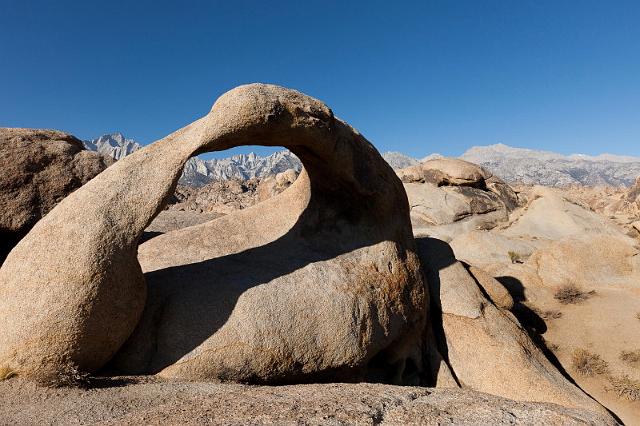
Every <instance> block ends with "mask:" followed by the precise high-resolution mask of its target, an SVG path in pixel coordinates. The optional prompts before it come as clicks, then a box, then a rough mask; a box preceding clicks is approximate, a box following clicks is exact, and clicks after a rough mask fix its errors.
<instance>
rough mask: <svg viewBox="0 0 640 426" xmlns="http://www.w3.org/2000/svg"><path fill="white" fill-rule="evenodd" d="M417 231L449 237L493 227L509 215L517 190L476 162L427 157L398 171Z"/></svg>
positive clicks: (515, 200) (514, 203) (516, 201)
mask: <svg viewBox="0 0 640 426" xmlns="http://www.w3.org/2000/svg"><path fill="white" fill-rule="evenodd" d="M398 176H400V178H401V179H402V182H403V183H404V187H405V190H406V191H407V196H408V197H409V204H410V206H411V220H412V222H413V227H414V232H415V233H416V234H419V235H423V234H430V233H434V232H437V233H438V235H439V236H440V237H442V238H445V239H450V238H451V237H452V236H453V235H456V234H458V233H460V232H463V231H469V230H473V229H491V228H493V227H495V226H496V225H498V223H500V222H505V221H506V220H507V219H508V215H509V212H510V211H512V210H513V209H514V208H515V207H516V206H517V205H518V196H517V194H516V193H515V192H514V191H513V190H512V189H511V188H510V187H509V186H508V185H507V184H505V183H504V182H502V181H501V180H500V179H499V178H498V177H496V176H493V175H492V174H491V173H489V172H488V171H487V170H485V169H483V168H482V167H480V166H476V165H475V164H472V163H468V162H466V161H463V160H457V159H453V158H438V159H433V160H428V161H425V162H423V163H420V164H418V165H415V166H411V167H408V168H405V169H402V170H399V171H398Z"/></svg>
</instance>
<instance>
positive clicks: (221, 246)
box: [0, 84, 428, 383]
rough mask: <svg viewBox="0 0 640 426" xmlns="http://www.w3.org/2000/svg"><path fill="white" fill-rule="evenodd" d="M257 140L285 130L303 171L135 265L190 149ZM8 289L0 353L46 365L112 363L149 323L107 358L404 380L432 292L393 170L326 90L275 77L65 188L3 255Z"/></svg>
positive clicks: (192, 375) (152, 244)
mask: <svg viewBox="0 0 640 426" xmlns="http://www.w3.org/2000/svg"><path fill="white" fill-rule="evenodd" d="M247 144H252V145H255V144H262V145H268V146H273V145H282V146H285V147H287V148H289V149H290V150H291V151H292V152H294V153H295V154H296V155H297V156H298V157H299V158H300V159H301V160H302V162H303V163H304V165H305V172H304V173H303V174H302V175H301V176H300V177H299V178H298V179H297V180H296V182H295V184H294V185H293V186H291V187H290V188H289V189H288V190H286V191H285V192H283V193H282V194H280V195H279V196H276V197H274V198H272V199H270V200H268V201H267V202H265V203H261V204H259V205H256V206H254V207H252V208H249V209H246V210H243V211H240V212H237V213H234V214H230V215H227V216H225V217H223V218H221V219H216V220H214V221H211V222H209V223H205V224H201V225H198V226H195V227H190V228H185V229H182V230H177V231H174V232H169V233H167V234H164V235H162V236H160V237H157V238H154V239H152V240H150V241H148V242H147V243H145V244H143V245H142V246H140V251H139V253H140V263H138V259H137V257H136V247H137V243H138V240H139V238H140V236H141V235H142V233H143V230H144V229H145V227H146V226H147V225H148V224H149V223H150V222H151V221H152V220H153V218H154V217H155V216H156V215H157V214H158V213H159V212H160V211H161V210H162V208H163V207H164V205H165V204H166V202H167V200H168V199H169V197H170V196H171V194H172V193H173V190H174V189H175V185H176V183H177V180H178V178H179V176H180V173H181V170H182V167H183V165H184V163H185V162H186V161H187V159H188V158H189V157H191V156H193V155H196V154H200V153H204V152H209V151H218V150H224V149H228V148H232V147H235V146H239V145H247ZM131 182H136V185H132V184H131ZM34 253H37V256H36V255H34ZM141 264H142V265H143V266H142V267H141V266H140V265H141ZM145 282H146V283H147V284H148V294H149V298H148V301H146V293H147V285H145ZM0 293H2V294H3V298H2V300H0V323H1V324H3V325H6V326H5V329H4V330H3V333H2V334H0V366H1V367H4V368H8V369H9V370H11V371H16V372H17V373H18V374H19V375H23V376H27V377H31V378H34V379H37V380H44V381H46V380H51V379H55V378H56V377H57V376H58V375H59V374H60V372H61V371H68V369H69V368H71V367H73V368H78V369H80V370H82V371H89V372H92V371H96V370H97V369H99V368H101V367H103V366H104V365H105V363H106V362H107V361H109V360H110V359H111V358H112V357H113V356H114V354H116V352H117V351H118V350H119V349H120V347H121V346H122V344H123V343H124V342H125V340H127V338H129V336H130V335H131V333H132V331H133V330H134V328H136V326H137V330H136V331H135V332H134V333H133V335H132V336H131V338H130V339H129V341H128V343H127V344H126V345H125V347H124V348H123V349H122V350H121V351H120V352H119V354H118V356H117V357H116V359H115V360H114V362H113V364H112V366H111V367H112V368H117V369H119V370H121V371H135V372H158V371H159V372H160V373H161V374H162V375H164V376H169V377H183V378H189V379H231V380H246V381H254V382H270V383H271V382H292V381H307V380H330V379H337V378H339V379H341V380H359V379H361V378H363V377H365V376H368V377H371V376H375V375H378V376H383V377H381V378H382V379H383V380H386V381H391V382H401V381H404V382H407V381H410V380H412V379H411V377H413V376H415V375H417V374H418V372H419V371H420V369H421V359H422V356H421V353H420V348H421V342H420V341H419V337H418V336H420V335H421V333H419V332H417V331H418V330H420V329H422V328H423V327H424V321H425V317H426V309H427V308H426V306H427V305H428V302H427V296H426V295H425V292H424V282H423V278H422V273H421V270H420V264H419V260H418V258H417V255H416V254H415V252H414V242H413V238H412V233H411V225H410V222H409V211H408V207H407V199H406V195H405V193H404V191H403V189H402V185H401V182H400V181H399V179H397V177H396V176H395V174H394V172H393V170H392V169H391V168H390V167H389V166H388V165H387V164H386V163H385V162H384V160H382V158H381V157H380V155H379V154H378V152H377V151H376V150H375V149H374V148H373V147H372V146H371V144H369V143H368V142H367V141H366V139H364V137H362V136H361V135H360V134H359V133H358V132H356V131H355V130H354V129H352V128H351V127H349V126H348V125H347V124H345V123H343V122H342V121H340V120H338V119H336V118H335V117H334V116H333V113H332V112H331V110H330V109H329V108H327V107H326V106H325V105H324V104H322V103H321V102H319V101H317V100H315V99H312V98H310V97H308V96H305V95H303V94H301V93H298V92H295V91H292V90H288V89H284V88H280V87H277V86H270V85H262V84H253V85H248V86H241V87H239V88H236V89H234V90H232V91H230V92H228V93H226V94H225V95H223V96H222V97H221V98H220V99H218V101H217V102H216V103H215V104H214V106H213V108H212V110H211V112H210V113H209V114H207V115H206V116H204V117H203V118H201V119H199V120H197V121H195V122H194V123H192V124H190V125H188V126H186V127H185V128H183V129H180V130H178V131H177V132H175V133H173V134H171V135H169V136H167V137H166V138H164V139H162V140H160V141H157V142H156V143H154V144H152V145H149V146H147V147H145V148H143V149H141V150H139V151H137V152H135V153H133V154H132V155H130V156H127V157H126V158H124V159H122V160H120V161H118V162H117V163H116V164H115V165H113V166H112V167H110V168H109V169H107V170H106V171H105V172H104V173H102V174H100V175H99V176H98V177H97V178H96V179H93V180H92V181H90V182H89V183H88V184H87V185H85V186H84V187H82V188H81V189H80V190H78V191H76V192H74V193H73V194H71V195H70V196H69V197H67V198H66V199H64V200H63V201H62V202H61V203H60V204H59V205H58V206H57V207H56V208H55V209H54V210H52V211H51V213H50V214H48V215H47V216H46V217H45V218H43V219H42V220H41V221H40V222H38V223H37V224H36V226H35V227H34V228H33V230H32V231H31V232H30V233H29V234H28V235H27V236H26V237H25V238H24V239H23V240H22V241H21V242H20V243H19V244H18V246H16V248H15V249H14V250H13V251H12V252H11V254H10V255H9V256H8V258H7V260H6V262H5V264H4V265H3V267H2V269H0ZM143 310H144V312H143Z"/></svg>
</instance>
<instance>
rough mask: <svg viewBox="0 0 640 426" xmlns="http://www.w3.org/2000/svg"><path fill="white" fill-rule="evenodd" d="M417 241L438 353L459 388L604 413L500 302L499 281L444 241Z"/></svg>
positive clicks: (506, 301) (504, 300) (507, 301)
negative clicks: (468, 263)
mask: <svg viewBox="0 0 640 426" xmlns="http://www.w3.org/2000/svg"><path fill="white" fill-rule="evenodd" d="M418 241H419V242H418V247H419V253H420V259H421V260H422V262H423V265H424V266H425V268H426V271H427V274H428V275H427V276H428V282H429V286H430V291H431V299H432V304H433V305H432V312H433V315H434V316H435V315H437V314H436V313H438V315H439V318H440V321H439V322H436V321H434V323H435V324H434V331H435V335H436V340H437V341H438V345H439V352H440V353H442V354H444V355H445V360H446V362H447V363H448V367H449V368H450V369H451V371H452V372H453V375H454V377H455V378H456V380H457V381H458V383H460V385H461V386H462V387H463V388H471V389H474V390H476V391H481V392H487V393H491V394H493V395H499V396H503V397H508V398H512V399H515V400H519V401H538V402H551V403H556V404H560V405H563V406H567V407H575V408H585V409H588V410H592V411H600V412H603V413H604V412H605V409H604V407H602V406H601V405H600V404H598V403H597V402H596V401H595V400H593V399H592V398H590V397H589V396H588V395H586V394H585V393H584V392H583V391H582V390H580V389H579V388H577V387H576V386H574V385H573V384H571V383H570V382H569V381H568V380H567V379H566V378H565V377H563V376H562V374H561V373H560V371H558V369H557V368H556V367H554V366H553V365H552V364H551V362H549V360H548V359H547V358H546V356H545V355H544V354H543V352H542V351H541V350H540V349H539V348H538V347H537V346H536V344H535V343H534V342H533V341H532V340H531V338H530V337H529V336H528V335H527V332H526V331H525V330H524V329H523V328H522V327H521V326H520V324H519V323H518V321H517V320H516V318H515V317H513V315H512V314H511V313H510V312H509V311H508V310H505V309H501V308H500V307H499V306H505V307H511V306H513V299H512V298H511V297H510V296H509V294H508V292H507V290H506V289H505V288H504V287H503V286H502V284H501V283H499V282H498V281H496V280H494V279H492V278H491V277H490V276H488V275H487V274H486V273H485V272H483V271H482V270H479V269H477V268H471V271H469V270H467V268H465V266H464V265H463V264H462V263H461V262H458V261H457V260H456V259H455V257H454V255H453V251H452V250H451V248H450V247H449V246H448V245H447V244H446V243H445V242H444V241H441V240H437V239H435V238H420V239H419V240H418ZM480 366H481V367H480Z"/></svg>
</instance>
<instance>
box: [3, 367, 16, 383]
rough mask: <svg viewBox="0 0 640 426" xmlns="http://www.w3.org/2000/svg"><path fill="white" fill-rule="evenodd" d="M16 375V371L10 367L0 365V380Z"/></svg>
mask: <svg viewBox="0 0 640 426" xmlns="http://www.w3.org/2000/svg"><path fill="white" fill-rule="evenodd" d="M15 375H16V372H15V371H13V370H12V369H10V368H9V367H0V382H1V381H3V380H7V379H10V378H12V377H13V376H15Z"/></svg>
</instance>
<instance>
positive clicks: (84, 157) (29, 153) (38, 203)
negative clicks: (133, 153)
mask: <svg viewBox="0 0 640 426" xmlns="http://www.w3.org/2000/svg"><path fill="white" fill-rule="evenodd" d="M111 163H112V161H111V160H110V159H108V158H105V157H102V156H100V155H97V154H95V153H93V152H89V151H86V150H85V149H84V148H83V146H82V142H81V141H80V140H78V139H76V138H75V137H73V136H71V135H69V134H67V133H63V132H59V131H56V130H38V129H15V128H0V241H1V242H0V264H1V263H2V261H3V260H4V258H5V256H6V255H7V254H8V253H9V251H10V250H11V249H12V248H13V246H14V245H15V244H16V243H17V242H18V241H19V240H20V238H22V237H23V236H24V235H26V234H27V232H28V231H29V230H30V229H31V227H33V225H34V224H35V223H36V222H37V221H38V220H40V218H41V217H43V216H44V215H45V214H47V213H48V212H49V210H51V209H52V208H53V207H54V206H55V205H56V204H57V203H58V202H60V200H62V199H63V198H64V197H66V196H67V195H68V194H69V193H71V192H72V191H74V190H75V189H77V188H79V187H80V186H81V185H83V184H85V183H86V182H88V181H89V180H90V179H91V178H93V177H94V176H96V175H97V174H98V173H100V172H101V171H102V170H104V169H105V168H106V167H107V166H108V165H109V164H111Z"/></svg>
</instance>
